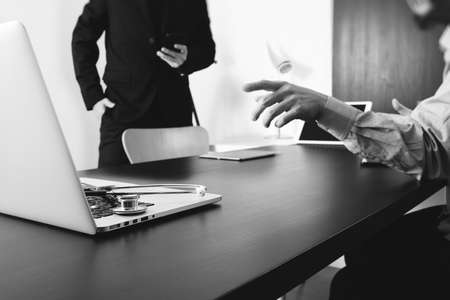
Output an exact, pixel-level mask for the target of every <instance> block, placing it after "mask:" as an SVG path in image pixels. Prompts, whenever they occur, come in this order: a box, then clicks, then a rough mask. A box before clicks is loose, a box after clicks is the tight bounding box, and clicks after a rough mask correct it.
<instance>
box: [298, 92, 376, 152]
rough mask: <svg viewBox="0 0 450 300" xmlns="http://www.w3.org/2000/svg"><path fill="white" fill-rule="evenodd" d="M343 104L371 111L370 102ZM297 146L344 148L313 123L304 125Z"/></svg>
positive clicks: (341, 143)
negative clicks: (333, 146)
mask: <svg viewBox="0 0 450 300" xmlns="http://www.w3.org/2000/svg"><path fill="white" fill-rule="evenodd" d="M345 103H346V104H348V105H350V106H353V107H354V108H356V109H359V110H360V111H362V112H368V111H370V110H371V109H372V102H370V101H358V102H357V101H353V102H345ZM299 144H307V145H335V146H344V143H343V142H342V141H339V140H338V139H337V138H335V137H334V136H333V135H331V134H330V133H328V132H327V131H325V130H323V129H322V128H320V127H319V125H317V123H316V122H315V121H313V122H305V123H304V125H303V127H302V129H301V132H300V137H299Z"/></svg>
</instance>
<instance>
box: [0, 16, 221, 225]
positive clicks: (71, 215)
mask: <svg viewBox="0 0 450 300" xmlns="http://www.w3.org/2000/svg"><path fill="white" fill-rule="evenodd" d="M0 49H2V50H1V54H2V55H0V65H1V66H2V67H1V68H0V78H2V83H1V91H2V97H3V99H6V100H5V101H3V103H2V115H3V116H2V118H0V126H1V128H3V129H4V130H3V137H2V139H3V142H4V144H3V145H2V149H3V150H4V152H2V155H0V165H1V166H2V172H1V174H3V175H0V176H2V177H1V182H2V184H4V185H5V186H6V188H5V189H4V190H3V193H2V197H0V212H1V213H4V214H8V215H12V216H16V217H20V218H24V219H29V220H33V221H37V222H41V223H46V224H50V225H54V226H57V227H62V228H66V229H70V230H75V231H79V232H83V233H87V234H96V233H98V232H105V231H111V230H115V229H119V228H123V227H127V226H132V225H135V224H137V223H142V222H147V221H150V220H153V219H156V218H160V217H163V216H167V215H170V214H175V213H178V212H181V211H185V210H189V209H193V208H195V207H199V206H203V205H207V204H211V203H215V202H217V201H220V200H221V196H220V195H216V194H210V193H202V194H166V195H158V196H155V195H145V196H142V198H141V199H140V200H139V201H142V202H143V203H147V204H148V205H149V207H148V208H146V210H145V211H143V212H142V213H140V214H135V215H116V214H112V213H111V210H112V209H113V208H115V205H117V202H116V201H115V199H114V198H113V197H106V196H104V197H103V196H86V193H87V192H88V191H87V190H86V185H89V186H90V187H93V190H95V188H97V187H98V185H101V186H104V185H108V186H111V185H114V186H120V185H123V184H124V183H120V182H105V181H98V180H97V181H95V180H92V179H84V181H85V183H84V186H82V185H81V184H80V180H79V178H78V176H77V173H76V170H75V167H74V164H73V162H72V158H71V155H70V152H69V149H68V147H67V144H66V142H65V139H64V135H63V132H62V130H61V127H60V125H59V123H58V120H57V117H56V114H55V111H54V109H53V106H52V103H51V100H50V97H49V94H48V92H47V89H46V86H45V83H44V80H43V78H42V75H41V72H40V69H39V66H38V63H37V61H36V58H35V56H34V53H33V49H32V46H31V43H30V41H29V38H28V36H27V33H26V31H25V28H24V27H23V25H22V24H20V23H19V22H10V23H5V24H0ZM4 174H6V177H4V176H5V175H4ZM127 185H130V184H128V183H127ZM158 191H159V192H161V191H164V188H158ZM90 192H92V191H90ZM89 197H91V198H89ZM102 197H103V198H102Z"/></svg>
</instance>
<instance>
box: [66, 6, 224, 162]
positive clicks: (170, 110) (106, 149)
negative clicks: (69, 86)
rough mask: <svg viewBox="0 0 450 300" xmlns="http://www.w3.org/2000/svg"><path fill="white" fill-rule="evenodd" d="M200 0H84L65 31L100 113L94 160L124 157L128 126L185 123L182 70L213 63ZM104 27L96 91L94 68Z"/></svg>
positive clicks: (188, 101)
mask: <svg viewBox="0 0 450 300" xmlns="http://www.w3.org/2000/svg"><path fill="white" fill-rule="evenodd" d="M205 1H206V0H126V1H123V0H90V1H89V2H88V3H87V4H86V6H85V7H84V10H83V13H82V14H81V16H80V17H79V19H78V22H77V24H76V26H75V29H74V31H73V39H72V54H73V62H74V67H75V75H76V78H77V81H78V83H79V85H80V88H81V93H82V96H83V99H84V103H85V105H86V108H87V109H88V110H94V111H96V112H97V114H98V115H99V116H101V118H102V120H101V128H100V146H99V154H100V155H99V167H105V166H111V165H118V164H125V163H128V159H127V157H126V154H125V152H124V149H123V146H122V142H121V136H122V133H123V132H124V131H125V130H126V129H128V128H162V127H178V126H190V125H192V113H193V112H195V110H194V104H193V99H192V96H191V93H190V89H189V81H188V75H189V74H191V73H193V72H195V71H198V70H201V69H204V68H206V67H208V66H210V65H211V64H212V63H213V62H214V57H215V43H214V40H213V38H212V34H211V29H210V26H209V24H210V21H209V17H208V12H207V6H206V2H205ZM103 32H104V33H105V47H106V61H107V64H106V68H105V72H104V75H103V81H104V82H105V83H106V85H107V88H106V90H105V91H103V89H102V86H101V85H100V77H99V74H98V71H97V68H96V63H97V60H98V58H99V49H98V46H97V41H98V39H99V38H100V36H101V35H102V34H103Z"/></svg>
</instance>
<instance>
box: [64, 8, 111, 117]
mask: <svg viewBox="0 0 450 300" xmlns="http://www.w3.org/2000/svg"><path fill="white" fill-rule="evenodd" d="M105 14H106V10H105V7H104V0H91V1H90V2H89V3H88V4H87V5H86V6H85V7H84V10H83V13H82V15H81V16H80V17H79V19H78V21H77V24H76V26H75V29H74V31H73V37H72V57H73V64H74V70H75V76H76V79H77V81H78V83H79V85H80V89H81V93H82V95H83V99H84V102H85V105H86V108H87V109H88V110H91V109H92V107H93V106H94V105H95V103H97V102H98V101H99V100H101V99H103V98H104V93H103V89H102V87H101V85H100V76H99V74H98V71H97V67H96V63H97V61H98V58H99V49H98V46H97V40H98V39H99V38H100V36H101V35H102V33H103V32H104V30H105V26H106V15H105Z"/></svg>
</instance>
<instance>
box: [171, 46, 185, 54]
mask: <svg viewBox="0 0 450 300" xmlns="http://www.w3.org/2000/svg"><path fill="white" fill-rule="evenodd" d="M173 47H174V48H175V49H178V50H180V53H183V54H184V53H186V54H187V52H188V47H187V46H186V45H182V44H175V45H173Z"/></svg>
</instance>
